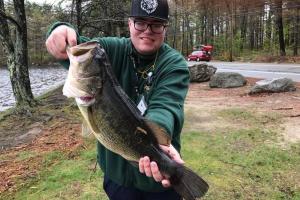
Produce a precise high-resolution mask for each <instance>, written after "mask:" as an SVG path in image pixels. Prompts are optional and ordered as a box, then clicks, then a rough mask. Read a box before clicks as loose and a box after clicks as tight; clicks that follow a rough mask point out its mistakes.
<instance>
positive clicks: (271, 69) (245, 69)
mask: <svg viewBox="0 0 300 200" xmlns="http://www.w3.org/2000/svg"><path fill="white" fill-rule="evenodd" d="M196 63H197V62H194V61H191V62H188V65H189V66H191V65H194V64H196ZM207 64H209V65H212V66H214V67H216V68H217V72H237V73H240V74H242V75H243V76H246V77H254V78H263V79H272V78H280V77H286V78H291V79H292V80H294V81H296V82H300V64H286V63H282V64H277V63H244V62H215V61H213V62H208V63H207Z"/></svg>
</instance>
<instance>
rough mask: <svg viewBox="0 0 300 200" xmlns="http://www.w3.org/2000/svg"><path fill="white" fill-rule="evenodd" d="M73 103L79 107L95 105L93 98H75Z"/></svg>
mask: <svg viewBox="0 0 300 200" xmlns="http://www.w3.org/2000/svg"><path fill="white" fill-rule="evenodd" d="M75 101H76V103H77V104H78V105H80V106H90V105H92V104H94V103H95V101H96V99H95V97H94V96H83V97H75Z"/></svg>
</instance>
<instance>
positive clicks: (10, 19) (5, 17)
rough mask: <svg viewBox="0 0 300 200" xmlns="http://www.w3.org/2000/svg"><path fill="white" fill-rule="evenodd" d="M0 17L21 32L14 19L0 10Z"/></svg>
mask: <svg viewBox="0 0 300 200" xmlns="http://www.w3.org/2000/svg"><path fill="white" fill-rule="evenodd" d="M0 16H2V17H3V18H4V19H7V20H9V21H10V22H12V23H13V24H14V25H15V26H16V27H17V29H18V30H19V31H20V32H21V30H22V28H21V26H20V24H19V23H18V22H17V21H16V20H15V19H14V18H12V17H10V16H8V15H6V14H5V12H4V11H3V10H0Z"/></svg>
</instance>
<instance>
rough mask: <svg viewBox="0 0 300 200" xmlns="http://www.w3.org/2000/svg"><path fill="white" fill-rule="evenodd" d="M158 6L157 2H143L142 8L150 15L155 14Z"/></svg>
mask: <svg viewBox="0 0 300 200" xmlns="http://www.w3.org/2000/svg"><path fill="white" fill-rule="evenodd" d="M157 6H158V3H157V0H142V1H141V8H142V9H143V10H144V11H145V12H146V13H148V14H150V13H153V12H154V11H155V10H156V8H157Z"/></svg>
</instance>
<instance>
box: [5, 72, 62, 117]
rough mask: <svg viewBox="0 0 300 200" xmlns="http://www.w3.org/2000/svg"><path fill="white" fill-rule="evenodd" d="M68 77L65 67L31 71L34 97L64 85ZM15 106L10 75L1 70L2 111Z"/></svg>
mask: <svg viewBox="0 0 300 200" xmlns="http://www.w3.org/2000/svg"><path fill="white" fill-rule="evenodd" d="M66 76H67V70H65V69H64V68H63V67H48V68H34V69H30V70H29V77H30V83H31V89H32V93H33V95H34V96H35V97H36V96H39V95H41V94H43V93H45V92H46V91H48V90H51V89H54V88H56V87H58V86H59V85H61V84H63V83H64V81H65V78H66ZM14 105H15V98H14V95H13V92H12V88H11V83H10V79H9V73H8V70H6V69H3V68H2V69H1V68H0V111H4V110H6V109H8V108H10V107H13V106H14Z"/></svg>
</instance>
